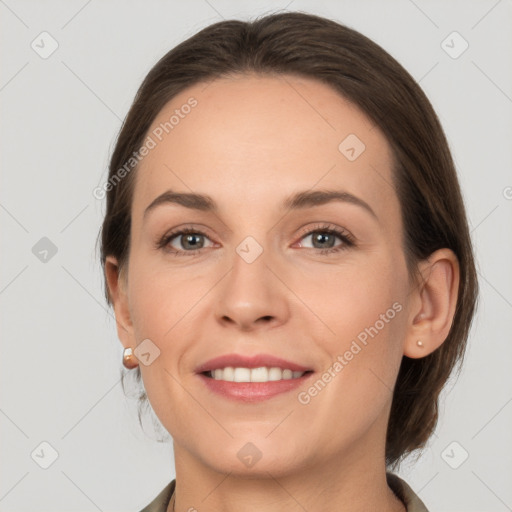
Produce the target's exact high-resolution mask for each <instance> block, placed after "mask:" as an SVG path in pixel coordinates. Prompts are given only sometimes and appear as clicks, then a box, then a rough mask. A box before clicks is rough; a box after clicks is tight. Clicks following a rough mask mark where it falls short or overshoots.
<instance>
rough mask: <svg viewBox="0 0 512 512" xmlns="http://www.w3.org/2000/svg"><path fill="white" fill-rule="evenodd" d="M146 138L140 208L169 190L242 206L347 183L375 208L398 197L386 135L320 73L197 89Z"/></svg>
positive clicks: (233, 80) (180, 98)
mask: <svg viewBox="0 0 512 512" xmlns="http://www.w3.org/2000/svg"><path fill="white" fill-rule="evenodd" d="M147 136H148V137H151V139H152V140H153V142H154V148H153V149H151V151H150V152H149V153H148V154H147V156H145V157H144V159H143V160H142V162H141V164H140V166H139V169H138V171H137V178H136V185H135V194H134V213H135V210H140V209H143V208H144V207H145V206H147V204H148V203H149V202H151V200H152V199H154V198H155V197H156V196H157V195H159V194H161V193H162V192H164V191H165V190H167V189H169V188H173V189H179V190H180V191H187V192H190V191H193V192H202V193H207V194H208V195H211V196H213V197H215V198H217V202H218V203H219V204H220V205H221V206H222V204H223V203H229V204H231V205H233V206H237V207H242V206H245V207H247V206H249V205H250V204H251V203H252V202H254V203H255V204H258V203H260V202H261V201H262V200H263V199H264V200H265V201H271V202H274V201H275V202H280V200H281V198H282V197H283V196H288V195H289V194H290V193H291V192H293V191H296V190H303V189H312V188H313V187H315V186H317V187H321V188H326V187H336V188H340V187H342V188H343V189H345V190H347V191H349V192H350V193H354V194H357V195H359V196H361V197H362V198H363V199H364V200H365V201H367V202H370V203H373V204H374V205H375V209H377V210H378V209H379V205H382V206H384V205H385V204H386V203H387V202H389V201H390V200H394V201H396V197H395V194H394V191H393V188H392V187H391V183H392V177H391V161H392V157H391V151H390V148H389V145H388V143H387V140H386V139H385V137H384V136H383V134H382V133H381V131H380V130H379V129H378V127H376V126H375V124H374V123H373V122H372V121H371V120H370V119H369V118H368V117H367V116H365V115H364V114H363V113H362V112H361V111H360V110H359V109H358V108H357V107H356V106H354V105H353V104H352V103H350V102H349V101H347V100H346V99H345V98H343V97H342V96H341V95H340V94H338V93H337V92H336V91H334V90H333V89H332V88H331V87H329V86H328V85H325V84H323V83H321V82H319V81H316V80H313V79H308V78H302V77H295V76H284V75H283V76H276V77H273V76H272V77H271V76H258V75H242V76H235V77H230V78H222V79H217V80H214V81H213V82H210V83H201V84H197V85H194V86H192V87H190V88H188V89H186V90H184V91H182V92H181V93H180V94H179V95H177V96H176V97H175V98H173V99H172V100H171V101H170V102H169V103H167V105H166V106H165V107H164V108H163V109H162V110H161V111H160V113H159V114H158V116H157V117H156V118H155V120H154V122H153V124H152V126H151V128H150V129H149V131H148V133H147ZM259 206H261V204H259Z"/></svg>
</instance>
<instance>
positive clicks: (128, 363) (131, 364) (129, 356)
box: [123, 348, 139, 370]
mask: <svg viewBox="0 0 512 512" xmlns="http://www.w3.org/2000/svg"><path fill="white" fill-rule="evenodd" d="M123 365H124V367H125V368H127V369H128V370H133V368H137V366H138V365H139V363H138V361H137V358H136V357H135V356H134V355H133V350H132V349H131V348H125V349H124V350H123Z"/></svg>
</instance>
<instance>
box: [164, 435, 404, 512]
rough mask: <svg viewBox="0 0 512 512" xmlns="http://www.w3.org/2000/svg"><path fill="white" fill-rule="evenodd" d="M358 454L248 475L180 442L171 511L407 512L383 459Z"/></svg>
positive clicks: (337, 456)
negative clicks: (208, 460)
mask: <svg viewBox="0 0 512 512" xmlns="http://www.w3.org/2000/svg"><path fill="white" fill-rule="evenodd" d="M358 455H360V454H352V455H349V454H346V455H345V454H344V455H343V456H340V454H337V455H336V457H333V458H332V460H328V461H325V460H324V461H322V463H321V464H316V465H310V466H308V467H304V468H301V469H300V470H298V471H294V472H293V473H290V472H284V473H283V474H278V473H277V472H274V473H273V472H272V469H271V468H270V469H269V471H263V472H261V473H260V474H258V477H254V476H252V477H247V476H241V475H238V474H234V473H233V472H228V473H220V472H218V471H215V470H214V469H212V468H211V467H209V466H205V465H204V464H202V463H201V462H200V461H198V460H197V459H196V458H195V457H193V455H192V454H191V453H190V452H188V451H186V450H185V449H184V448H182V447H180V446H179V445H176V444H175V460H176V491H175V500H172V501H175V503H172V502H171V503H170V504H169V509H168V512H171V511H172V510H173V506H174V510H175V511H176V512H182V511H187V512H193V511H194V510H195V511H200V510H205V509H207V510H208V511H209V512H235V511H239V510H244V511H246V512H256V511H258V512H260V511H261V510H265V511H266V512H278V511H279V512H281V511H282V510H287V511H297V512H303V511H304V510H307V511H308V512H320V511H322V512H363V511H367V510H379V511H381V512H406V508H405V506H404V504H403V503H402V502H401V501H400V500H399V499H398V498H397V497H396V496H395V494H394V493H393V492H392V490H391V489H390V488H389V487H388V485H387V481H386V469H385V464H384V462H383V459H381V460H380V461H377V462H378V464H377V463H375V462H374V463H373V464H368V463H367V462H365V460H368V458H366V459H364V458H361V457H359V456H358ZM340 461H343V462H342V463H340Z"/></svg>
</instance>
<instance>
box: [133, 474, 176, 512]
mask: <svg viewBox="0 0 512 512" xmlns="http://www.w3.org/2000/svg"><path fill="white" fill-rule="evenodd" d="M175 485H176V480H173V481H172V482H169V483H168V484H167V485H166V486H165V487H164V488H163V489H162V490H161V491H160V493H159V494H158V496H157V497H156V498H155V499H154V500H153V501H152V502H151V503H149V504H148V505H146V506H145V507H144V508H143V509H142V510H141V511H140V512H166V510H167V505H168V504H169V501H171V497H172V495H173V493H174V486H175Z"/></svg>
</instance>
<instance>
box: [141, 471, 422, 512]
mask: <svg viewBox="0 0 512 512" xmlns="http://www.w3.org/2000/svg"><path fill="white" fill-rule="evenodd" d="M386 480H387V482H388V485H389V487H390V488H391V490H392V491H393V492H394V493H395V494H396V495H397V496H398V498H400V499H401V500H402V501H403V503H404V504H405V507H406V509H407V512H428V510H427V507H426V506H425V504H424V503H423V502H422V501H421V500H420V499H419V498H418V496H417V495H416V493H415V492H414V491H413V490H412V489H411V488H410V487H409V485H408V484H407V482H405V480H402V479H401V478H400V477H399V476H398V475H395V474H394V473H386ZM175 486H176V480H173V481H172V482H170V483H168V484H167V485H166V486H165V487H164V489H163V490H162V491H161V492H160V493H159V494H158V496H157V497H156V498H155V499H154V500H153V501H152V502H151V503H150V504H149V505H147V506H146V507H144V508H143V509H142V510H141V511H140V512H166V511H167V506H168V505H169V502H170V501H171V498H172V495H173V494H174V488H175Z"/></svg>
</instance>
